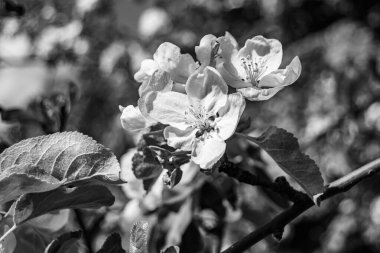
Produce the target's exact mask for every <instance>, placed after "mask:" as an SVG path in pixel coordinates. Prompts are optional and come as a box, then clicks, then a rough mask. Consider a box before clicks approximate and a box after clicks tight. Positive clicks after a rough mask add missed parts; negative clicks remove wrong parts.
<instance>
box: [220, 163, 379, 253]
mask: <svg viewBox="0 0 380 253" xmlns="http://www.w3.org/2000/svg"><path fill="white" fill-rule="evenodd" d="M379 171H380V158H379V159H376V160H374V161H372V162H370V163H368V164H366V165H364V166H362V167H360V168H359V169H357V170H355V171H353V172H351V173H349V174H347V175H346V176H343V177H342V178H340V179H338V180H336V181H334V182H332V183H330V184H329V185H328V186H327V187H326V189H325V191H324V192H323V193H322V194H321V195H320V196H319V197H318V201H320V202H322V201H324V200H326V199H329V198H331V197H333V196H335V195H337V194H340V193H343V192H346V191H348V190H349V189H351V188H352V187H353V186H354V185H356V184H358V183H359V182H361V181H362V180H364V179H366V178H368V177H370V176H373V175H374V174H376V173H378V172H379ZM312 206H314V202H313V201H312V200H311V199H309V198H308V199H304V200H303V201H297V202H295V203H294V204H293V206H291V207H290V208H289V209H287V210H285V211H283V212H282V213H280V214H278V215H277V216H276V217H275V218H274V219H273V220H271V221H270V222H268V223H267V224H265V225H264V226H262V227H260V228H258V229H256V230H255V231H253V232H252V233H250V234H248V235H247V236H246V237H244V238H243V239H241V240H240V241H238V242H236V243H234V244H233V245H231V246H230V247H229V248H227V249H226V250H224V251H222V252H221V253H241V252H243V251H245V250H247V249H249V248H250V247H252V246H253V245H255V244H256V243H257V242H259V241H261V240H263V239H264V238H265V237H267V236H269V235H271V234H275V233H277V232H278V231H281V230H283V228H284V227H285V226H286V225H287V224H289V223H290V222H291V221H293V220H294V219H295V218H297V217H298V216H300V215H301V214H302V213H304V212H305V211H306V210H308V209H309V208H311V207H312Z"/></svg>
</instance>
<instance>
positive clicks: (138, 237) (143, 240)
mask: <svg viewBox="0 0 380 253" xmlns="http://www.w3.org/2000/svg"><path fill="white" fill-rule="evenodd" d="M147 240H148V223H147V222H144V221H139V222H136V223H135V224H134V225H133V227H132V229H131V238H130V243H129V245H130V246H129V253H147Z"/></svg>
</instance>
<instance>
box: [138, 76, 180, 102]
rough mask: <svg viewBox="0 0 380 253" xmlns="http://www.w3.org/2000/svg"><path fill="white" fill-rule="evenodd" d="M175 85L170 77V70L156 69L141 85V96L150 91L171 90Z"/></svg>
mask: <svg viewBox="0 0 380 253" xmlns="http://www.w3.org/2000/svg"><path fill="white" fill-rule="evenodd" d="M172 87H173V81H172V80H171V79H170V75H169V73H168V72H165V71H162V70H156V71H155V72H154V73H153V75H152V76H151V77H150V78H149V79H148V80H145V81H144V82H143V83H142V84H141V86H140V87H139V95H140V97H142V96H144V95H145V94H147V93H148V92H149V91H170V90H171V89H172Z"/></svg>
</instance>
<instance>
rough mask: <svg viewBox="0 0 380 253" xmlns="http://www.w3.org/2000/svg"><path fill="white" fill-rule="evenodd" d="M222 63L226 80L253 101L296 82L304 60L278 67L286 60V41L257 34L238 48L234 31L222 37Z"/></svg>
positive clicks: (219, 66)
mask: <svg viewBox="0 0 380 253" xmlns="http://www.w3.org/2000/svg"><path fill="white" fill-rule="evenodd" d="M218 42H219V43H220V47H221V51H222V52H221V56H222V63H221V64H220V65H218V70H219V71H220V73H221V75H222V76H223V78H224V79H225V80H226V82H227V83H228V84H229V85H231V86H232V87H234V88H236V89H237V90H238V92H240V93H241V94H243V96H244V97H245V98H247V99H248V100H251V101H258V100H267V99H269V98H271V97H273V96H274V95H275V94H276V93H277V92H278V91H280V90H281V89H283V88H284V87H285V86H288V85H290V84H292V83H294V82H295V81H296V80H297V79H298V77H299V76H300V74H301V63H300V60H299V59H298V57H295V58H294V59H293V60H292V61H291V63H290V64H289V65H288V66H287V67H286V69H278V68H279V66H280V64H281V61H282V45H281V43H280V42H279V41H278V40H276V39H266V38H264V37H263V36H256V37H254V38H252V39H249V40H247V41H246V43H245V45H244V47H242V48H241V49H240V50H238V48H237V43H236V41H235V40H234V39H233V38H232V36H231V35H228V36H224V37H221V38H219V39H218Z"/></svg>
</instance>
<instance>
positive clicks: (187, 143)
mask: <svg viewBox="0 0 380 253" xmlns="http://www.w3.org/2000/svg"><path fill="white" fill-rule="evenodd" d="M196 132H197V129H194V128H191V127H189V128H187V129H185V130H181V129H178V128H175V127H172V126H168V127H166V128H165V130H164V137H165V139H166V140H167V142H168V145H169V146H171V147H173V148H176V149H181V150H184V151H190V150H191V146H192V144H193V141H194V139H195V133H196Z"/></svg>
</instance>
